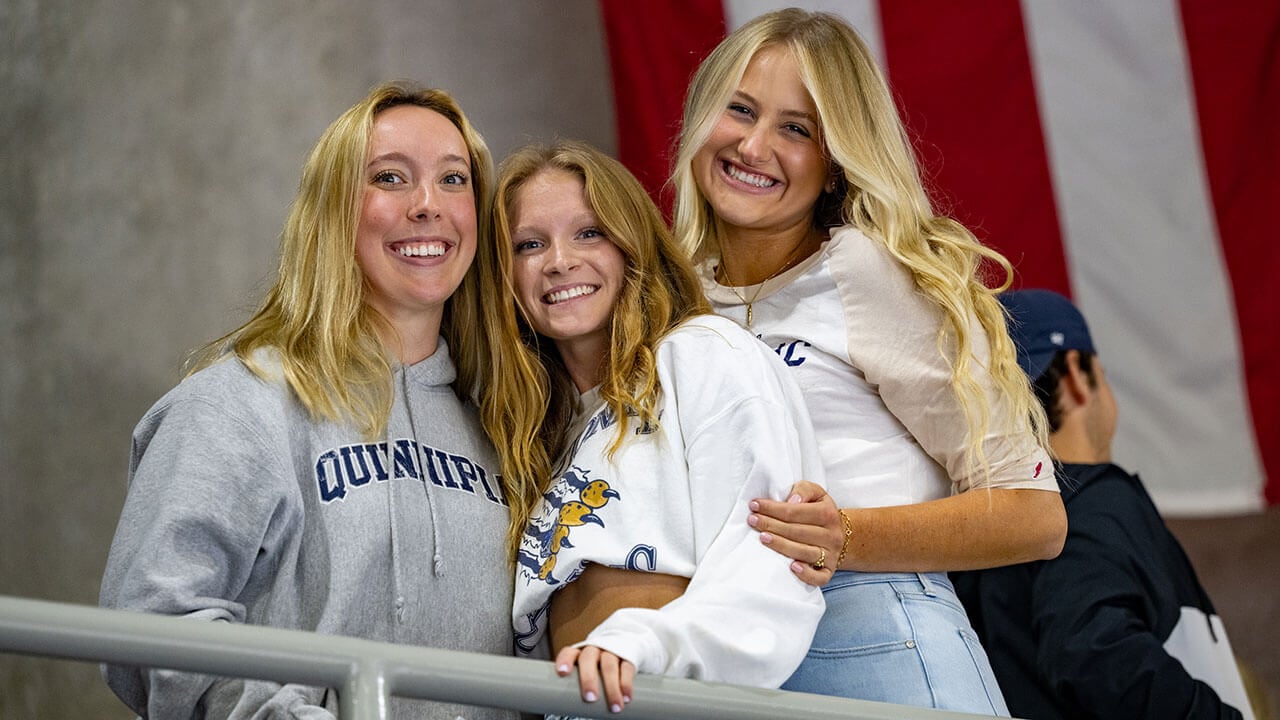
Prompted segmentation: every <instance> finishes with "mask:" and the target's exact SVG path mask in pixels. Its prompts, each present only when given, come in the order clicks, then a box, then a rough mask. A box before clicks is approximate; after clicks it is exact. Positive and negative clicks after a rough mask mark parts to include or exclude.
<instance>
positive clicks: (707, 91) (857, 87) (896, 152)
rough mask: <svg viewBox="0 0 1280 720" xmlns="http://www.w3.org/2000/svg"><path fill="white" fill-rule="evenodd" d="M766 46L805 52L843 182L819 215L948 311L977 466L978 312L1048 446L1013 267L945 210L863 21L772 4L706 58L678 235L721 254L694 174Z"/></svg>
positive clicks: (805, 68)
mask: <svg viewBox="0 0 1280 720" xmlns="http://www.w3.org/2000/svg"><path fill="white" fill-rule="evenodd" d="M767 46H778V47H785V48H787V49H788V50H789V51H790V52H791V53H792V55H793V56H794V57H795V60H796V63H797V64H798V65H799V67H800V79H801V81H802V82H803V83H804V86H805V88H806V89H807V90H808V91H809V95H810V96H811V97H812V98H813V101H814V104H815V105H816V106H817V108H818V117H819V123H820V125H821V128H822V134H823V141H824V148H825V150H826V152H827V154H828V157H829V158H830V160H831V162H832V165H833V167H834V168H836V171H837V172H836V178H835V179H836V184H835V191H834V192H833V193H829V194H828V193H824V194H823V195H822V196H821V197H820V198H819V201H818V207H817V208H815V213H814V217H815V223H816V224H819V225H820V226H829V225H834V224H846V225H852V226H854V227H857V228H858V229H859V230H861V231H862V232H863V233H864V234H866V235H867V236H868V237H870V238H872V239H874V240H876V241H878V242H880V243H883V244H884V246H885V247H886V248H887V249H888V251H889V253H890V254H891V255H892V256H893V257H894V258H896V259H897V260H898V261H899V262H901V263H902V264H903V265H904V266H906V268H907V269H908V270H910V272H911V275H912V277H913V279H914V280H915V284H916V286H917V287H918V288H919V289H920V291H921V292H922V293H924V295H925V296H926V297H928V298H929V300H931V301H932V302H933V303H934V304H936V305H937V306H938V307H939V308H940V309H941V311H942V313H943V317H944V322H943V326H942V328H941V330H940V331H939V336H938V347H939V351H940V352H942V354H943V356H944V357H945V358H946V359H947V362H948V363H950V366H951V386H952V390H953V391H954V392H955V395H956V397H957V400H958V401H959V403H960V405H961V407H962V408H963V410H964V413H965V416H966V418H967V420H968V426H969V446H968V453H967V456H968V462H969V465H970V468H973V467H975V466H977V467H981V468H982V469H983V471H984V473H985V472H986V471H987V470H988V468H987V463H986V458H985V453H984V452H983V448H982V438H983V436H984V435H985V434H986V432H987V428H988V426H989V424H990V422H991V417H990V410H989V407H988V403H987V401H986V399H985V398H984V396H983V392H982V389H981V388H980V387H979V385H978V383H977V382H976V381H975V379H974V372H975V368H974V367H973V366H972V362H973V360H974V348H973V337H974V331H973V329H972V328H971V327H970V323H971V321H972V319H974V318H976V319H977V321H978V322H979V324H980V325H981V326H982V329H983V330H984V331H985V333H986V337H987V340H988V344H989V350H990V366H989V368H988V370H989V372H990V374H991V377H992V379H993V381H994V383H995V389H996V392H997V393H998V394H999V395H1002V396H1003V397H1004V398H1005V399H1007V401H1008V403H1009V405H1010V407H1011V410H1012V413H1011V416H1010V417H1009V418H1007V420H1008V422H1010V423H1012V424H1013V425H1011V426H1010V428H1011V429H1012V428H1013V427H1015V426H1016V425H1018V424H1022V423H1025V420H1024V418H1031V425H1032V430H1033V432H1034V433H1035V435H1036V437H1037V438H1038V440H1039V442H1040V444H1041V446H1042V447H1048V442H1047V438H1046V437H1045V422H1044V412H1043V409H1042V408H1041V407H1040V405H1039V403H1038V402H1036V400H1035V397H1034V396H1033V395H1032V393H1031V391H1030V387H1029V383H1028V381H1027V378H1026V376H1025V375H1024V374H1023V373H1022V371H1021V370H1020V369H1019V368H1018V365H1017V362H1016V359H1015V355H1014V349H1013V345H1012V342H1011V341H1010V339H1009V334H1008V332H1007V330H1006V327H1005V316H1004V311H1003V309H1002V307H1001V305H1000V303H999V302H998V301H997V300H996V299H995V295H996V293H998V292H1000V291H1002V290H1004V289H1006V288H1007V287H1009V285H1010V284H1011V283H1012V280H1013V267H1012V265H1010V263H1009V261H1008V260H1006V259H1005V258H1004V256H1003V255H1001V254H1000V253H999V252H997V251H996V250H994V249H992V248H989V247H986V246H984V245H983V244H982V243H981V242H979V241H978V239H977V238H975V237H974V235H973V233H971V232H969V231H968V230H967V229H966V228H965V227H964V226H963V225H961V224H960V223H958V222H956V221H955V220H952V219H951V218H948V217H942V216H939V215H936V214H935V213H934V210H933V206H932V204H931V203H930V201H929V197H928V195H927V194H926V192H925V190H924V186H923V183H922V182H921V180H920V173H919V170H918V168H917V165H916V158H915V155H914V153H913V152H912V150H911V143H910V141H909V139H908V137H907V134H906V130H905V129H904V128H903V125H902V122H901V120H900V119H899V117H898V111H897V108H896V107H895V105H894V102H893V97H892V95H891V94H890V92H889V87H888V84H887V83H886V82H885V79H884V76H883V74H882V73H881V72H880V68H879V67H878V66H877V65H876V63H875V60H874V58H873V57H872V55H871V53H870V51H869V50H868V49H867V47H866V45H865V44H864V43H863V42H862V39H861V38H859V37H858V34H857V32H855V31H854V29H853V28H852V27H850V26H849V25H848V24H847V23H846V22H844V21H843V20H841V19H840V18H839V17H837V16H835V15H831V14H829V13H821V12H808V11H805V10H799V9H795V8H789V9H785V10H778V11H776V12H771V13H767V14H764V15H761V16H759V17H757V18H755V19H754V20H752V21H750V22H748V23H747V24H745V25H743V26H741V27H740V28H738V29H737V30H735V31H734V32H732V33H731V34H730V35H729V36H728V37H726V38H725V39H724V41H723V42H721V43H720V45H719V46H717V47H716V49H715V50H714V51H712V53H711V54H710V55H709V56H708V57H707V59H706V60H704V61H703V63H702V65H701V66H700V67H699V68H698V70H697V73H696V74H695V75H694V77H693V80H692V82H691V83H690V85H689V92H688V96H687V97H686V99H685V106H684V117H683V126H682V130H681V134H680V141H679V142H680V145H679V150H678V153H677V157H676V162H675V168H674V171H673V174H672V177H671V182H672V184H673V186H674V188H675V208H674V225H675V234H676V237H677V238H678V239H680V241H681V242H682V243H683V244H684V245H685V247H686V249H687V251H688V252H689V253H690V254H691V255H693V256H694V258H695V259H696V260H702V259H705V258H708V257H715V256H718V255H719V253H720V247H721V238H720V236H719V228H718V227H717V223H716V222H715V216H714V212H713V211H712V209H711V207H710V205H709V204H708V202H707V200H706V198H705V197H704V196H703V195H702V192H701V190H700V189H699V188H698V185H697V182H696V181H695V179H694V175H693V157H694V155H695V154H696V153H697V152H698V150H699V149H700V148H701V147H702V146H703V145H704V144H706V142H707V140H708V138H709V137H710V135H711V132H712V130H713V128H714V127H715V124H716V122H717V121H718V120H719V118H720V117H721V115H722V113H723V112H724V108H725V107H726V106H727V105H728V103H729V99H730V97H731V96H732V94H733V93H734V91H735V90H737V88H738V84H739V83H740V82H741V79H742V76H743V74H744V72H745V70H746V67H747V65H748V63H750V61H751V59H752V58H753V57H755V55H756V53H758V52H759V51H760V50H761V49H763V48H765V47H767ZM984 260H986V261H989V262H990V263H992V264H993V265H994V266H997V267H999V269H1000V273H1001V274H1002V275H1003V277H1001V278H999V283H998V284H997V285H996V286H995V287H993V288H989V287H988V286H987V285H986V283H984V282H983V280H984V278H983V276H982V272H983V261H984Z"/></svg>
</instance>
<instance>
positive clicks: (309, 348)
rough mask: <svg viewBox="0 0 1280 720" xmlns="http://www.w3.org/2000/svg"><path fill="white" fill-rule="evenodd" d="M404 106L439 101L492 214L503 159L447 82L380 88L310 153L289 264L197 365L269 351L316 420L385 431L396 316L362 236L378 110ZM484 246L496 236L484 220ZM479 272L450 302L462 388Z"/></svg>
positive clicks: (294, 211) (196, 357)
mask: <svg viewBox="0 0 1280 720" xmlns="http://www.w3.org/2000/svg"><path fill="white" fill-rule="evenodd" d="M399 105H416V106H419V107H423V108H426V109H428V110H433V111H435V112H437V113H439V114H441V115H443V116H444V117H445V118H447V119H448V120H449V121H450V122H452V123H453V124H454V126H455V127H457V128H458V131H459V132H460V133H461V134H462V138H463V141H464V142H465V143H466V146H467V151H468V153H469V155H470V158H469V159H470V163H471V175H472V183H473V184H472V189H473V191H474V193H475V203H476V217H477V218H480V219H483V218H487V217H488V215H489V211H490V205H491V192H492V190H491V188H492V182H493V162H492V160H491V159H490V157H489V150H488V147H487V146H486V145H485V143H484V139H483V138H481V137H480V135H479V133H477V132H476V131H475V129H473V128H472V127H471V124H470V123H469V122H468V121H467V119H466V116H465V115H463V113H462V109H461V108H459V107H458V104H457V102H456V101H454V99H453V98H452V97H451V96H450V95H449V94H448V93H446V92H444V91H442V90H435V89H430V88H422V87H419V86H417V85H415V84H413V83H410V82H406V81H397V82H389V83H384V84H382V85H379V86H377V87H375V88H374V89H373V90H372V91H370V93H369V94H368V95H366V96H365V97H364V99H362V100H361V101H360V102H358V103H356V104H355V105H353V106H351V107H350V108H349V109H347V110H346V111H345V112H344V113H342V115H340V116H339V117H338V119H337V120H334V121H333V123H332V124H331V125H329V127H328V129H326V130H325V131H324V134H322V135H321V136H320V139H319V140H318V141H317V142H316V145H315V147H314V148H313V149H312V150H311V155H310V156H309V157H308V158H307V162H306V164H305V165H304V166H303V170H302V179H301V181H300V182H299V185H298V192H297V195H296V196H295V197H294V200H293V204H292V206H291V207H290V209H289V216H288V219H287V220H286V222H285V225H284V230H283V231H282V232H281V235H280V265H279V268H278V269H277V272H276V279H275V282H274V284H273V285H272V287H271V289H270V291H268V293H267V295H266V297H265V298H264V299H263V301H262V304H261V305H260V307H259V308H258V310H257V311H256V312H255V313H254V315H253V317H251V318H250V319H249V320H248V322H246V323H245V324H244V325H241V326H240V327H239V328H237V329H235V330H233V331H231V332H230V333H227V334H226V335H224V336H223V337H221V338H218V339H217V340H214V341H212V342H210V343H208V344H206V345H205V346H204V347H202V348H200V349H198V350H197V351H196V352H195V353H193V354H192V359H191V361H190V362H189V363H188V373H194V372H196V371H197V370H200V369H201V368H204V367H207V366H208V365H210V364H212V363H214V362H216V361H218V360H219V359H221V358H223V357H224V356H226V355H228V354H234V355H235V356H236V357H238V358H239V359H240V360H241V361H242V362H244V363H245V365H246V366H248V367H249V368H250V369H251V370H252V371H253V372H254V373H255V374H257V375H259V376H260V377H263V378H267V377H269V373H268V371H267V369H266V368H265V367H263V365H262V364H261V363H260V362H259V359H258V358H257V357H256V353H257V351H258V350H260V349H266V348H270V349H271V350H273V351H274V353H275V354H276V355H277V357H278V358H279V362H280V365H281V367H282V369H283V373H284V379H285V381H286V382H288V384H289V387H290V388H291V389H292V390H293V392H294V394H296V395H297V397H298V400H299V401H300V402H301V403H302V404H303V406H305V407H306V408H307V410H308V411H309V412H310V413H311V416H312V417H313V418H315V419H324V420H331V421H347V422H351V423H352V424H354V425H355V426H356V427H357V428H359V429H360V430H361V431H362V432H363V433H365V434H366V435H367V436H368V437H369V438H374V437H377V436H379V435H381V434H382V432H383V430H384V429H385V427H386V422H387V418H388V416H389V414H390V411H391V405H392V402H393V398H394V394H393V390H392V386H391V382H392V372H391V360H390V359H389V358H388V356H387V352H386V350H385V349H384V348H383V345H382V343H381V341H380V339H379V338H380V334H379V331H380V330H381V331H383V332H386V331H390V330H391V327H390V324H389V323H388V322H387V320H386V319H385V318H383V317H382V316H381V315H380V314H379V313H378V312H377V311H376V310H374V309H373V308H372V307H370V306H369V305H368V304H367V303H366V302H365V297H366V293H367V292H368V287H367V285H366V282H365V278H364V274H363V273H362V272H361V270H360V266H359V265H358V264H357V262H356V256H355V240H356V231H357V229H358V227H359V224H360V202H361V198H362V193H363V192H364V185H365V178H364V173H365V163H366V159H367V157H368V150H369V141H370V135H371V132H372V127H373V121H374V118H375V117H376V116H377V115H378V114H379V113H381V112H382V111H384V110H387V109H389V108H392V107H396V106H399ZM479 225H480V227H479V228H478V229H479V231H480V235H479V238H478V244H479V245H481V246H483V245H484V244H485V243H486V242H487V238H486V237H485V232H486V230H487V227H486V224H485V223H484V222H483V220H481V222H480V223H479ZM474 274H475V273H474V270H472V271H468V272H467V274H466V276H465V277H464V278H463V281H462V284H461V286H460V287H459V288H458V290H457V291H455V292H454V294H453V296H452V297H451V298H450V300H449V301H448V302H447V303H446V305H445V311H444V321H443V324H442V326H441V335H442V336H443V337H444V338H445V341H446V342H447V343H448V344H449V349H450V351H451V354H452V356H453V358H454V360H455V363H456V364H457V367H458V374H459V387H467V385H468V384H469V383H471V382H473V381H474V377H475V375H476V366H477V362H478V353H477V348H478V344H479V342H480V338H479V337H478V335H477V334H476V330H475V329H474V328H475V327H476V325H477V323H478V320H477V317H476V310H475V307H476V305H477V301H476V296H477V292H478V290H477V287H476V280H475V277H474Z"/></svg>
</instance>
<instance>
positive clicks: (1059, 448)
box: [1049, 426, 1111, 465]
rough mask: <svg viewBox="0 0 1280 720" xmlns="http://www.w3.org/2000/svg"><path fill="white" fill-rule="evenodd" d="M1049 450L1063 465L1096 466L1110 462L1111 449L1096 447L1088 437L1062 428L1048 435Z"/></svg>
mask: <svg viewBox="0 0 1280 720" xmlns="http://www.w3.org/2000/svg"><path fill="white" fill-rule="evenodd" d="M1049 449H1050V450H1051V451H1052V452H1053V456H1054V457H1056V458H1057V459H1058V461H1059V462H1063V463H1075V464H1080V465H1098V464H1100V463H1109V462H1111V448H1110V447H1097V446H1096V445H1095V443H1093V442H1092V441H1091V440H1090V439H1089V437H1088V435H1086V434H1085V433H1083V432H1076V431H1075V430H1074V429H1073V428H1068V427H1065V426H1064V427H1062V428H1059V429H1058V430H1057V431H1056V432H1052V433H1050V434H1049Z"/></svg>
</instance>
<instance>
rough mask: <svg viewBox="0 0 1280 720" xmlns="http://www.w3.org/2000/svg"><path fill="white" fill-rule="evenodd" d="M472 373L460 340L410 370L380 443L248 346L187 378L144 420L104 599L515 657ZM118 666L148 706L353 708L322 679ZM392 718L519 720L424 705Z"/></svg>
mask: <svg viewBox="0 0 1280 720" xmlns="http://www.w3.org/2000/svg"><path fill="white" fill-rule="evenodd" d="M263 357H264V358H265V359H267V363H266V365H267V366H268V367H273V368H278V367H279V365H278V363H276V362H273V361H272V360H271V358H270V356H269V355H264V356H263ZM454 376H455V373H454V367H453V363H452V361H451V360H450V358H449V353H448V348H447V346H446V345H445V344H444V342H443V340H441V344H440V347H439V349H438V350H437V352H436V353H435V354H434V355H432V356H431V357H430V358H427V359H426V360H423V361H422V362H420V363H417V364H416V365H413V366H410V367H407V368H403V369H401V370H397V371H396V377H395V383H396V397H395V405H394V408H393V409H392V413H391V419H390V423H389V426H388V429H387V435H386V438H385V439H383V440H381V441H379V442H369V441H367V440H366V439H364V438H362V437H361V436H360V433H359V432H358V431H357V430H355V429H354V428H352V427H350V426H348V425H345V424H337V423H330V422H317V421H314V420H312V419H311V418H310V416H309V414H308V412H307V410H306V408H304V407H303V406H302V405H301V404H300V403H299V402H298V401H297V398H296V397H295V396H294V394H293V393H292V391H291V390H290V389H289V388H288V386H287V385H286V384H285V383H284V382H283V381H281V380H279V379H275V380H273V381H271V382H267V381H263V380H262V379H260V378H258V377H257V376H256V375H254V374H253V373H251V372H250V371H249V370H248V368H246V367H245V366H244V364H243V363H241V362H240V361H239V360H237V359H235V358H228V359H225V360H223V361H221V362H219V363H217V364H215V365H213V366H212V367H209V368H206V369H204V370H202V371H200V372H198V373H196V374H195V375H192V376H191V377H190V378H187V379H186V380H184V381H183V382H182V383H181V384H179V385H178V386H177V387H176V388H174V389H173V390H171V391H170V392H169V393H168V394H167V395H165V396H164V397H163V398H161V399H160V401H159V402H157V403H156V404H155V406H154V407H152V408H151V410H149V411H148V412H147V414H146V415H145V416H144V417H143V418H142V420H141V422H139V424H138V427H137V428H136V429H135V431H134V434H133V451H132V455H131V459H130V467H129V492H128V497H127V498H126V500H125V505H124V510H123V512H122V514H121V517H120V523H119V526H118V528H117V530H116V536H115V540H114V542H113V543H112V546H111V553H110V556H109V558H108V560H107V568H106V573H105V575H104V577H103V581H102V595H101V604H102V606H103V607H109V608H120V609H127V610H138V611H146V612H154V613H162V614H165V615H178V616H185V617H193V618H202V619H206V620H223V621H229V622H242V623H250V624H258V625H271V626H275V627H282V628H290V629H298V630H309V631H315V632H320V633H324V634H335V635H349V636H354V637H362V638H368V639H372V640H381V641H386V642H395V643H403V644H406V645H426V646H431V647H438V648H446V649H453V650H466V651H472V652H485V653H493V654H498V655H510V654H511V651H512V641H511V627H510V617H511V582H512V572H511V569H510V566H509V564H508V562H507V560H506V555H505V550H504V536H505V530H506V524H507V517H508V513H507V507H506V504H505V500H504V499H503V497H502V493H501V489H500V487H499V479H498V477H497V474H496V472H497V468H498V464H497V461H496V458H495V456H494V453H493V449H492V447H491V446H490V445H489V443H488V441H487V440H486V439H485V436H484V434H483V431H482V430H481V427H480V424H479V422H478V419H477V417H476V413H475V411H474V408H472V407H470V406H464V405H463V404H462V403H460V402H459V401H458V399H457V397H456V396H455V395H454V393H453V391H452V389H451V388H450V385H449V383H450V382H452V381H453V379H454ZM104 675H105V677H106V679H107V682H108V684H109V685H110V686H111V688H112V689H113V690H114V691H115V693H116V694H117V695H118V696H120V698H121V699H122V700H124V701H125V703H126V704H128V705H129V707H131V708H133V709H134V710H135V711H137V712H138V713H140V714H141V715H143V716H145V717H153V718H176V717H189V716H192V715H195V716H200V717H212V718H224V717H227V718H241V717H245V718H247V717H263V716H265V717H305V718H329V717H332V715H331V712H332V711H333V710H334V709H335V708H336V698H335V697H334V693H333V692H328V691H326V690H324V689H317V688H308V687H302V686H284V687H281V686H280V685H278V684H274V683H268V682H262V681H257V680H221V679H216V678H214V677H210V676H200V675H194V674H190V673H177V672H171V671H160V670H151V671H147V670H139V669H136V668H130V667H117V666H108V667H106V668H104ZM392 711H393V712H392V717H397V718H402V717H415V718H448V719H449V720H452V719H453V718H455V717H465V718H512V717H517V716H518V714H517V713H509V712H506V711H497V710H490V709H482V708H472V707H466V706H457V705H444V704H435V703H424V702H420V701H409V700H393V707H392Z"/></svg>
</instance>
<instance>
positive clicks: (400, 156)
mask: <svg viewBox="0 0 1280 720" xmlns="http://www.w3.org/2000/svg"><path fill="white" fill-rule="evenodd" d="M386 160H399V161H400V162H403V163H409V164H413V162H414V158H412V157H410V156H409V155H408V154H406V153H402V152H400V151H399V150H392V151H391V152H387V153H383V154H381V155H375V156H373V157H371V158H369V163H368V164H369V165H373V164H374V163H378V162H384V161H386ZM440 162H442V163H451V162H456V163H460V164H462V165H465V166H467V167H468V168H470V167H471V161H470V160H468V159H467V158H465V157H462V156H461V155H455V154H453V153H449V154H448V155H441V156H440Z"/></svg>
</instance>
